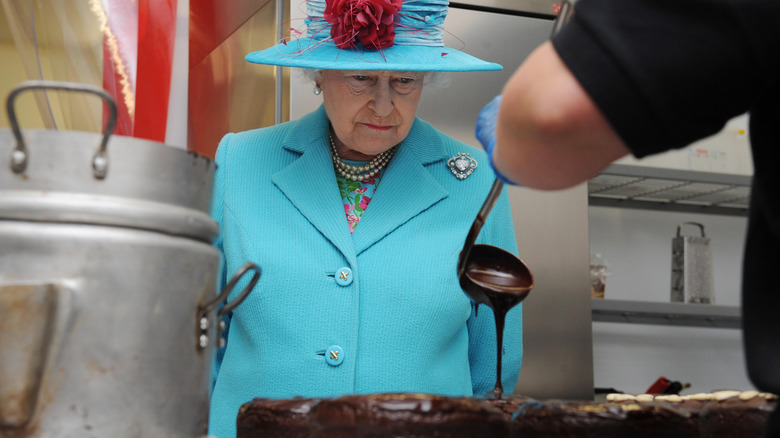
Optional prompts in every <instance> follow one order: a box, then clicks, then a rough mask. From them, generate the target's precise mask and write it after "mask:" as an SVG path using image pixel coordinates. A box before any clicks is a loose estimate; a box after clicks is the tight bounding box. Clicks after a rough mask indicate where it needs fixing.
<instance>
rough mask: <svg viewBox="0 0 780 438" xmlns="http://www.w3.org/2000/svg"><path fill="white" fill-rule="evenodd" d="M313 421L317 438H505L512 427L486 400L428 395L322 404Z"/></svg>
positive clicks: (354, 398)
mask: <svg viewBox="0 0 780 438" xmlns="http://www.w3.org/2000/svg"><path fill="white" fill-rule="evenodd" d="M309 420H310V423H311V425H312V432H313V433H312V437H315V438H317V437H329V438H353V437H354V438H391V437H393V438H395V437H414V438H424V437H431V438H433V437H441V438H472V437H475V436H485V437H504V436H506V424H507V423H506V420H505V416H504V414H503V412H501V410H499V409H498V408H496V407H495V406H493V405H491V404H490V403H489V402H487V401H485V400H482V399H478V398H469V397H444V396H437V395H428V394H372V395H348V396H343V397H339V398H336V399H330V400H321V401H320V402H319V403H317V404H316V405H315V406H314V407H313V409H312V411H311V414H310V419H309Z"/></svg>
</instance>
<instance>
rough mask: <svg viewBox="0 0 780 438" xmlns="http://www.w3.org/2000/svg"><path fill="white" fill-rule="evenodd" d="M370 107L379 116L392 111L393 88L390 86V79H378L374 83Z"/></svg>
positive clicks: (387, 114)
mask: <svg viewBox="0 0 780 438" xmlns="http://www.w3.org/2000/svg"><path fill="white" fill-rule="evenodd" d="M370 108H371V109H372V110H373V111H374V113H376V115H377V116H380V117H385V116H389V115H390V113H391V112H392V111H393V90H392V88H391V87H390V81H381V80H380V81H378V82H377V83H376V85H375V86H374V98H373V99H372V100H371V102H370Z"/></svg>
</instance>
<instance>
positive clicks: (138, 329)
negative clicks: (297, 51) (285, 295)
mask: <svg viewBox="0 0 780 438" xmlns="http://www.w3.org/2000/svg"><path fill="white" fill-rule="evenodd" d="M31 89H54V90H66V91H82V92H88V93H92V94H96V95H99V96H100V97H101V98H103V99H104V100H105V101H106V102H107V104H108V105H109V109H111V110H112V111H111V113H112V114H111V118H110V120H109V123H108V125H107V131H106V132H105V133H104V134H103V135H102V136H101V135H98V134H93V133H84V132H58V131H48V130H42V131H27V132H24V134H23V135H22V132H21V130H20V129H19V128H18V124H17V122H16V119H15V115H14V111H13V100H14V98H15V97H16V95H17V94H18V93H20V92H22V91H26V90H31ZM112 104H113V102H112V101H111V99H110V97H109V96H108V95H107V94H105V92H103V91H102V90H100V89H97V88H93V87H86V86H78V85H73V84H66V83H51V82H42V81H37V82H30V83H25V84H24V85H23V86H21V87H19V88H17V89H16V90H14V92H12V94H11V96H9V99H8V112H9V120H10V121H11V122H12V123H11V124H12V130H11V131H9V130H0V159H2V160H3V161H6V160H7V161H6V162H7V163H8V164H7V165H6V166H3V167H2V168H0V352H2V354H1V355H0V437H3V438H6V437H53V438H57V437H120V438H121V437H195V436H202V435H205V434H206V426H207V422H208V399H209V389H210V384H211V364H212V355H213V347H214V346H215V345H216V342H217V339H219V333H218V329H217V327H216V324H215V322H216V319H217V315H215V313H216V308H217V307H218V306H219V305H220V304H221V303H223V302H224V301H225V300H226V298H227V297H228V295H230V296H231V298H232V301H231V302H230V303H229V304H228V305H226V306H225V307H224V308H222V310H221V311H220V312H219V313H220V314H222V313H224V312H227V311H229V310H230V309H231V308H233V307H235V306H236V305H238V304H239V303H240V302H241V301H242V300H243V298H244V297H245V296H246V295H247V294H248V293H249V291H250V290H251V289H252V287H253V286H254V284H255V283H256V282H257V280H258V279H259V275H260V271H259V268H258V267H257V266H255V265H252V264H247V265H246V266H245V267H244V268H243V269H242V270H241V271H239V272H238V273H237V274H236V276H235V277H234V278H233V280H232V281H231V283H230V284H229V285H228V287H226V288H225V290H223V291H222V293H221V294H219V296H217V293H216V287H217V280H218V279H217V276H218V272H219V266H220V256H219V253H218V251H217V250H216V249H215V248H214V247H213V246H212V245H211V240H212V239H213V237H214V236H215V235H216V234H217V232H218V230H217V226H216V223H215V222H214V221H212V219H211V218H210V217H209V215H208V210H209V204H210V198H211V185H212V178H213V171H214V165H213V162H211V161H210V160H208V159H206V158H203V157H200V156H197V155H194V154H190V153H187V152H185V151H182V150H179V149H176V148H172V147H167V146H165V145H163V144H159V143H155V142H151V141H145V140H139V139H134V138H128V137H112V138H109V137H110V128H111V126H112V121H111V120H113V119H114V118H115V111H114V110H113V109H112ZM109 140H110V141H109ZM250 270H252V271H254V275H253V277H252V279H251V281H248V282H247V280H246V279H245V278H242V277H244V275H243V274H244V273H246V272H249V271H250ZM237 283H240V284H242V285H246V286H245V287H244V288H243V290H242V291H241V292H238V293H235V294H234V293H232V289H233V286H235V285H236V284H237ZM247 283H248V285H247Z"/></svg>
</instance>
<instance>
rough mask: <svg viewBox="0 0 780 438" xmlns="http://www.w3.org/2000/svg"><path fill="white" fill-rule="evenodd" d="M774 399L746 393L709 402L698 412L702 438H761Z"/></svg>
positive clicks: (756, 393) (749, 392) (774, 405)
mask: <svg viewBox="0 0 780 438" xmlns="http://www.w3.org/2000/svg"><path fill="white" fill-rule="evenodd" d="M776 405H777V396H775V395H771V394H766V393H758V392H757V391H746V392H742V393H739V394H736V395H733V396H731V397H727V398H723V399H721V400H716V401H713V402H710V403H708V404H707V405H706V406H705V407H704V408H703V409H702V411H701V414H700V418H701V436H702V438H731V437H740V438H753V437H755V438H761V437H762V436H763V433H762V431H763V430H764V426H765V425H766V422H767V419H768V418H769V415H770V414H771V413H772V411H773V410H774V409H775V407H776Z"/></svg>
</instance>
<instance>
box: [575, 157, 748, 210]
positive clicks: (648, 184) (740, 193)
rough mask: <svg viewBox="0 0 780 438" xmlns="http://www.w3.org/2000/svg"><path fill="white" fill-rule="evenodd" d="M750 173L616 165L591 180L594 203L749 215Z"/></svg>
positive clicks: (590, 194) (589, 186)
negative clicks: (740, 173) (735, 173)
mask: <svg viewBox="0 0 780 438" xmlns="http://www.w3.org/2000/svg"><path fill="white" fill-rule="evenodd" d="M751 180H752V177H750V176H747V175H734V174H723V173H714V172H699V171H691V170H677V169H664V168H657V167H644V166H634V165H625V164H613V165H611V166H609V167H608V168H606V169H605V170H604V171H603V172H601V174H599V175H598V176H595V177H593V178H591V179H590V180H589V181H588V198H589V204H590V205H591V206H599V207H620V208H637V209H649V210H662V211H677V212H686V213H704V214H718V215H728V216H746V215H747V212H748V206H749V204H750V183H751Z"/></svg>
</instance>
